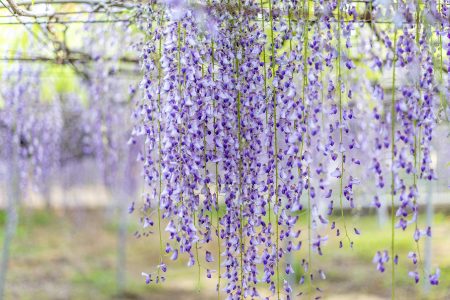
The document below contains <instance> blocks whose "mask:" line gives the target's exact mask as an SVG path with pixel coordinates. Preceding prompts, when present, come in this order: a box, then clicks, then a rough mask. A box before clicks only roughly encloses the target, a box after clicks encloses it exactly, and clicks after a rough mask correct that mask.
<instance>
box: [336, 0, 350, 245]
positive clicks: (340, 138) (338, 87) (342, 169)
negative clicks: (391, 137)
mask: <svg viewBox="0 0 450 300" xmlns="http://www.w3.org/2000/svg"><path fill="white" fill-rule="evenodd" d="M337 13H338V24H337V26H338V30H337V42H338V46H337V49H338V57H337V69H336V72H337V74H336V75H337V78H336V81H337V91H338V97H339V151H340V152H341V150H342V149H340V148H341V147H342V143H343V133H342V86H341V84H342V78H341V77H342V74H341V58H342V53H341V30H342V29H341V1H340V0H338V2H337ZM343 180H344V152H341V176H340V177H339V207H340V210H341V219H342V222H343V224H344V232H345V236H346V237H347V239H348V242H349V244H350V245H351V240H350V237H349V235H348V231H347V224H346V221H345V216H344V206H343V203H342V202H343V199H342V198H343Z"/></svg>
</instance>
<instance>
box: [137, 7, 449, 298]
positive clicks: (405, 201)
mask: <svg viewBox="0 0 450 300" xmlns="http://www.w3.org/2000/svg"><path fill="white" fill-rule="evenodd" d="M449 5H450V3H449V1H448V0H445V1H444V0H439V1H436V0H417V1H391V0H384V1H368V2H364V3H354V2H352V1H349V0H333V1H309V0H267V1H263V0H260V1H251V0H230V1H227V2H226V3H224V2H223V1H216V0H205V1H198V2H195V3H194V2H191V1H183V0H170V1H162V2H155V3H151V4H148V5H142V6H140V8H139V9H140V12H141V14H140V15H141V18H140V20H139V25H140V27H141V29H142V30H143V31H144V32H145V34H146V38H145V41H144V42H143V43H142V52H141V62H142V70H143V73H144V78H143V80H142V82H141V88H142V91H143V95H144V96H143V97H142V99H141V100H140V101H139V102H138V103H137V109H136V111H135V113H134V118H135V120H136V123H135V124H136V125H135V128H134V130H133V139H135V140H136V141H137V140H139V139H142V140H144V141H145V143H144V145H145V146H144V148H143V151H142V153H141V154H140V156H139V158H140V160H141V161H142V162H143V165H144V169H143V170H144V171H143V175H144V177H145V180H146V183H147V185H148V188H147V191H148V192H146V193H145V195H144V199H145V201H144V204H143V205H142V206H141V207H140V210H139V212H140V215H141V221H142V224H143V227H144V229H143V233H144V234H145V235H147V234H149V232H150V231H152V230H153V229H151V227H155V230H156V231H157V232H158V233H157V234H158V238H159V243H160V254H159V257H160V261H159V262H158V263H157V266H156V270H155V272H143V276H144V277H145V279H146V281H147V283H150V282H157V283H158V282H161V281H164V280H165V275H164V273H165V272H166V271H167V268H168V265H167V264H168V261H169V260H177V259H178V257H179V255H180V254H184V255H186V256H187V258H188V265H189V266H196V267H197V268H198V275H199V277H200V276H201V274H204V275H206V277H208V278H212V277H213V274H214V273H215V275H214V276H215V277H216V279H217V296H218V298H219V299H220V297H221V294H222V293H226V294H227V295H228V299H244V298H256V297H263V298H264V297H268V296H270V295H272V296H273V297H274V298H276V299H281V298H282V297H283V298H286V299H291V298H293V297H294V296H295V295H301V294H308V295H310V296H313V295H316V296H317V297H319V296H320V293H321V289H320V286H319V285H320V281H318V280H317V278H323V279H324V278H325V277H326V275H325V271H324V270H322V269H319V268H317V267H315V264H314V261H313V258H315V257H316V255H318V256H321V255H323V252H324V250H323V249H324V248H323V247H324V245H325V244H326V243H327V240H328V236H327V235H328V234H331V233H334V234H335V235H336V236H337V237H338V240H339V244H338V247H339V248H343V247H353V243H354V241H355V242H356V241H357V236H358V235H360V234H362V233H361V232H360V230H359V229H358V228H356V227H354V226H352V225H351V223H349V220H348V219H347V218H346V214H347V212H346V211H347V210H348V209H350V210H352V209H353V208H355V206H356V205H357V203H358V199H357V197H356V194H357V193H356V192H355V191H354V189H355V188H356V187H357V186H358V185H364V183H366V182H367V183H368V184H369V185H370V184H371V183H374V184H372V186H373V185H374V186H375V188H374V189H373V190H372V191H371V192H373V193H374V195H373V202H372V205H373V206H374V207H376V208H380V207H381V206H382V205H388V206H389V207H390V208H391V217H392V219H391V223H392V224H391V233H390V234H391V238H392V242H391V244H390V245H386V249H379V250H377V251H376V252H375V253H374V260H373V261H374V263H375V264H376V268H377V269H378V270H379V271H380V272H384V271H385V270H386V268H387V266H386V265H387V263H388V262H389V261H390V264H391V266H390V270H391V277H392V291H391V293H392V298H393V299H394V298H395V276H396V275H395V270H396V265H397V264H398V263H399V259H400V258H399V257H398V255H397V252H396V245H395V236H396V235H397V231H398V230H399V229H401V230H402V231H404V230H405V229H406V228H407V227H408V226H410V225H413V226H414V234H413V236H412V238H413V240H414V241H415V245H416V249H411V252H410V253H409V255H408V260H411V261H412V263H413V267H412V269H411V271H410V272H409V276H410V277H412V279H413V280H414V281H415V282H416V283H417V282H419V280H420V278H425V279H426V280H428V281H429V282H430V283H431V284H432V285H436V284H438V282H439V269H437V270H436V272H435V273H433V274H427V273H426V272H425V271H423V272H422V274H421V268H422V267H421V266H420V264H421V258H420V247H419V243H418V241H419V239H420V238H422V237H431V228H429V227H428V228H422V229H421V228H420V224H419V221H418V207H419V206H418V202H417V200H418V197H419V196H420V191H419V190H418V181H419V180H435V179H437V178H436V174H435V171H434V170H433V169H432V164H431V152H432V146H431V141H432V138H433V129H434V128H435V127H436V125H437V124H438V123H439V122H448V119H447V116H448V113H449V109H448V101H449V100H448V99H450V81H449V76H448V66H449V65H450V62H449V56H450V50H449V49H450V43H449V38H450V34H449V33H448V32H449V30H450V28H449V18H448V9H449ZM436 42H437V43H436ZM436 45H437V46H436ZM446 45H447V46H446ZM445 53H446V55H444V54H445ZM374 74H377V76H374ZM386 74H390V75H389V78H390V84H386V83H385V82H383V78H384V77H386V76H387V75H386ZM373 78H376V79H373ZM445 79H447V81H445ZM385 94H390V95H391V96H390V97H386V96H385ZM358 177H359V178H358ZM389 181H390V184H386V182H389ZM386 194H387V195H390V198H389V204H382V201H381V198H382V197H383V195H386ZM386 203H387V202H386ZM336 204H337V205H338V210H339V211H338V212H336V211H335V206H336ZM133 210H134V207H133ZM154 212H156V213H154ZM303 220H305V222H306V227H307V228H303V227H302V226H301V225H300V223H301V222H303ZM164 231H165V232H166V233H167V237H166V236H165V235H164V234H163V233H164ZM305 231H306V233H305ZM422 270H423V268H422ZM293 278H294V279H296V280H293ZM198 281H199V284H200V278H199V279H198ZM295 281H298V284H297V282H295ZM293 283H294V284H293Z"/></svg>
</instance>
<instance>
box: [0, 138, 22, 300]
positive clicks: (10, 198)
mask: <svg viewBox="0 0 450 300" xmlns="http://www.w3.org/2000/svg"><path fill="white" fill-rule="evenodd" d="M11 143H12V142H10V143H9V144H10V145H9V146H8V148H9V149H8V150H10V151H9V154H10V159H9V160H8V168H7V187H6V201H7V208H6V224H5V237H4V241H3V249H2V257H1V261H0V300H3V299H4V297H5V287H6V275H7V272H8V264H9V256H10V249H11V243H12V240H13V238H14V235H15V233H16V228H17V223H18V213H17V206H18V203H19V198H20V175H19V170H18V166H17V157H16V155H15V154H14V149H13V148H14V146H13V145H12V144H11Z"/></svg>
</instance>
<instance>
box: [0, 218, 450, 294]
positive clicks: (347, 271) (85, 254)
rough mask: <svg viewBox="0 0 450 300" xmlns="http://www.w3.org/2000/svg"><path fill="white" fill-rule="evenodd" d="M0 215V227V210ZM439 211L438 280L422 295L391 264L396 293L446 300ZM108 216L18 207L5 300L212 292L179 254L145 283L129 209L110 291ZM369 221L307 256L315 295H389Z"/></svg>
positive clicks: (144, 244) (444, 238)
mask: <svg viewBox="0 0 450 300" xmlns="http://www.w3.org/2000/svg"><path fill="white" fill-rule="evenodd" d="M0 216H1V218H0V224H1V226H3V222H4V215H0ZM439 218H440V219H439ZM439 218H438V220H437V221H436V222H435V223H436V224H435V227H434V232H433V233H434V239H433V249H434V253H433V266H434V265H439V266H440V268H441V271H442V277H441V285H440V286H439V287H438V288H433V290H432V291H431V294H428V295H426V294H424V293H423V287H422V285H418V286H414V284H413V283H412V282H411V280H410V279H409V278H408V277H407V276H406V275H405V274H407V270H406V269H405V270H399V275H398V280H397V281H398V282H397V286H398V290H397V295H398V299H450V284H449V279H450V274H449V273H450V272H449V271H450V256H449V255H448V249H449V248H450V236H449V235H448V229H449V228H450V226H449V225H450V217H448V216H441V217H439ZM113 219H114V217H113V215H112V214H110V213H106V212H104V211H100V210H69V211H62V210H59V211H56V212H55V211H53V212H51V213H49V212H47V211H43V210H25V211H22V212H21V214H20V222H21V223H20V224H21V225H20V227H19V229H18V231H17V235H16V239H15V241H14V244H13V247H12V257H11V263H10V272H9V273H8V278H7V297H6V299H8V300H9V299H11V300H12V299H30V300H31V299H33V300H34V299H61V300H62V299H100V300H101V299H152V300H153V299H154V300H169V299H182V300H190V299H192V300H194V299H195V300H201V299H217V295H216V294H215V280H214V279H210V280H207V279H206V278H205V279H204V280H202V282H201V283H200V285H201V290H202V293H201V294H200V293H198V292H197V291H196V290H197V285H198V282H197V280H196V278H197V276H196V274H197V273H196V272H197V270H196V269H195V268H188V267H186V265H185V263H186V261H183V260H182V259H181V260H179V262H178V264H176V265H169V271H168V273H167V281H166V283H164V284H163V285H157V286H156V285H146V284H145V282H144V278H143V277H142V276H141V272H150V270H152V266H154V265H155V262H157V260H158V258H157V257H158V254H157V253H158V247H159V245H158V243H157V242H156V239H155V238H154V237H141V238H136V237H135V236H134V235H133V233H134V232H135V231H136V229H137V228H138V227H137V217H136V216H132V217H131V218H130V220H129V224H130V225H129V229H128V233H129V234H128V240H127V244H128V245H127V262H126V272H125V273H126V276H127V283H126V291H125V292H123V293H121V294H118V291H117V284H116V262H117V259H116V257H117V255H116V253H117V248H118V245H117V225H116V224H115V222H114V221H112V220H113ZM372 219H373V220H372ZM374 220H376V218H375V217H370V220H369V217H365V219H360V220H357V221H359V222H360V223H361V226H360V228H361V230H362V232H363V234H362V237H364V238H366V239H370V240H371V241H372V240H374V241H373V242H372V244H371V243H370V242H369V245H368V246H367V247H368V248H362V247H360V248H358V246H355V249H353V250H348V252H345V251H342V252H338V250H335V249H337V248H336V247H330V249H329V250H326V249H327V248H326V247H325V255H324V257H320V260H319V257H318V256H317V257H314V260H315V261H316V264H317V265H323V268H324V270H326V272H327V277H328V278H327V280H324V281H323V282H321V283H320V284H321V286H320V288H321V289H322V290H324V292H323V293H321V296H323V297H322V299H331V300H344V299H352V300H378V299H388V298H390V291H389V282H390V281H389V279H390V278H389V276H388V274H380V273H379V272H377V271H376V270H375V266H374V265H373V264H372V263H371V260H372V257H373V252H374V249H376V248H374V247H377V244H376V243H380V242H383V241H382V237H383V236H382V233H380V231H379V230H377V227H376V222H375V221H374ZM372 223H373V224H372ZM374 224H375V225H374ZM0 229H2V228H1V227H0ZM2 232H3V230H0V239H1V238H2ZM384 232H386V231H384ZM380 234H381V235H380ZM405 240H406V239H405ZM329 243H333V240H330V241H329ZM355 243H356V245H358V244H357V241H356V242H355ZM374 243H375V244H374ZM360 244H363V243H362V242H361V243H360ZM372 248H373V249H372ZM399 249H400V250H401V251H406V250H407V249H408V247H407V244H406V242H405V245H404V243H403V242H402V240H400V241H399ZM400 250H399V251H400ZM350 251H352V252H351V253H350ZM404 263H406V262H405V261H404ZM203 275H204V274H203ZM203 277H205V276H202V278H203ZM222 298H224V297H222ZM299 299H301V298H299ZM305 299H306V298H305Z"/></svg>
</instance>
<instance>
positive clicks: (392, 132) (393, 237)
mask: <svg viewBox="0 0 450 300" xmlns="http://www.w3.org/2000/svg"><path fill="white" fill-rule="evenodd" d="M397 8H398V3H397ZM394 26H395V25H394ZM393 51H394V57H393V61H392V99H391V158H392V161H391V265H392V270H391V281H392V282H391V284H392V287H391V299H392V300H394V299H395V252H394V251H395V207H394V194H395V172H394V163H395V144H394V143H395V75H396V74H395V71H396V69H395V64H396V60H397V27H395V30H394V47H393Z"/></svg>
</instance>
